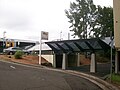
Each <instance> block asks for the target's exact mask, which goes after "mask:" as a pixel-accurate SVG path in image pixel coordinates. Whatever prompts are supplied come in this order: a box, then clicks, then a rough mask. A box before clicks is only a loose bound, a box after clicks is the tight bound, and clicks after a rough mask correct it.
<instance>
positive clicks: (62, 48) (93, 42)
mask: <svg viewBox="0 0 120 90" xmlns="http://www.w3.org/2000/svg"><path fill="white" fill-rule="evenodd" d="M46 44H48V46H50V47H51V48H52V50H53V51H54V52H60V53H71V52H86V51H90V52H94V51H97V50H104V51H106V50H108V49H110V46H109V45H108V44H106V43H105V42H103V41H102V40H101V39H95V38H94V39H78V40H64V41H53V42H46Z"/></svg>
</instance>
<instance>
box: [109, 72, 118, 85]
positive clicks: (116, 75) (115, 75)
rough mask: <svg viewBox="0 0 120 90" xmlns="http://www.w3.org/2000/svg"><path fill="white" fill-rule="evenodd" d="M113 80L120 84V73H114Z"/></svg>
mask: <svg viewBox="0 0 120 90" xmlns="http://www.w3.org/2000/svg"><path fill="white" fill-rule="evenodd" d="M111 80H112V82H113V83H116V84H119V85H120V74H112V77H111Z"/></svg>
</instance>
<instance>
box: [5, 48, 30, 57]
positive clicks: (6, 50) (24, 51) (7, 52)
mask: <svg viewBox="0 0 120 90" xmlns="http://www.w3.org/2000/svg"><path fill="white" fill-rule="evenodd" d="M16 51H23V53H24V54H29V53H30V52H29V51H27V50H25V49H22V48H20V47H9V48H7V49H4V50H3V53H5V54H8V55H14V54H15V52H16Z"/></svg>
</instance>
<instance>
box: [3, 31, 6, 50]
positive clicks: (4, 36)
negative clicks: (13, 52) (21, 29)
mask: <svg viewBox="0 0 120 90" xmlns="http://www.w3.org/2000/svg"><path fill="white" fill-rule="evenodd" d="M5 33H6V31H4V32H3V49H4V46H5V44H4V41H5Z"/></svg>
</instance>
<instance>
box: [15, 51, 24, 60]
mask: <svg viewBox="0 0 120 90" xmlns="http://www.w3.org/2000/svg"><path fill="white" fill-rule="evenodd" d="M22 56H23V52H22V51H17V52H16V53H15V54H14V57H15V58H16V59H21V58H22Z"/></svg>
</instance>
